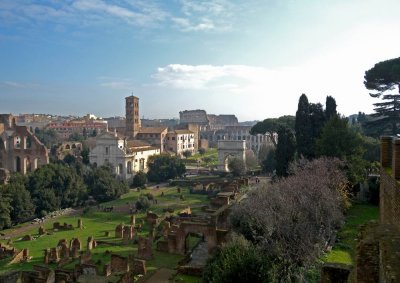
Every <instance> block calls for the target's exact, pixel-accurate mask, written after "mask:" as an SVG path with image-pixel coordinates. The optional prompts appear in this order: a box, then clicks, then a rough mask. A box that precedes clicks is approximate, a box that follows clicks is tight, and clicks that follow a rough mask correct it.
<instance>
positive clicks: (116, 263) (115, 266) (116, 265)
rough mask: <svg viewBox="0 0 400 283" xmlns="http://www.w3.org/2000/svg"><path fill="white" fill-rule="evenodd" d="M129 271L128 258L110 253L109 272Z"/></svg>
mask: <svg viewBox="0 0 400 283" xmlns="http://www.w3.org/2000/svg"><path fill="white" fill-rule="evenodd" d="M128 271H129V260H128V258H127V257H125V256H120V255H117V254H112V255H111V272H112V273H114V272H128Z"/></svg>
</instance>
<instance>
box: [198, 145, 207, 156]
mask: <svg viewBox="0 0 400 283" xmlns="http://www.w3.org/2000/svg"><path fill="white" fill-rule="evenodd" d="M199 153H200V155H204V154H205V153H206V149H205V148H203V147H200V148H199Z"/></svg>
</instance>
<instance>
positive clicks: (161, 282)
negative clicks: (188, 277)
mask: <svg viewBox="0 0 400 283" xmlns="http://www.w3.org/2000/svg"><path fill="white" fill-rule="evenodd" d="M174 274H175V270H172V269H167V268H160V269H158V270H157V271H156V273H154V274H153V275H152V276H151V277H150V278H149V279H147V280H146V281H145V283H168V282H169V281H168V279H169V278H171V277H172V275H174Z"/></svg>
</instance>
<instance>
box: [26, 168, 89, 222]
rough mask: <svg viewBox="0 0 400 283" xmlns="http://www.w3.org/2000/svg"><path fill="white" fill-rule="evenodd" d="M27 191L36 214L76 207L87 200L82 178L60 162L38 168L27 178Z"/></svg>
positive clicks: (73, 169)
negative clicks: (34, 206)
mask: <svg viewBox="0 0 400 283" xmlns="http://www.w3.org/2000/svg"><path fill="white" fill-rule="evenodd" d="M28 190H29V191H30V193H31V195H32V199H33V201H34V204H35V205H36V212H37V213H38V214H40V213H41V212H42V211H44V212H50V211H54V210H58V209H60V208H66V207H73V206H78V205H81V204H83V202H84V201H85V199H86V198H87V187H86V185H85V183H84V181H83V179H82V177H81V176H79V175H78V174H77V173H76V171H75V168H74V167H71V166H68V165H66V164H63V163H62V162H60V163H50V164H47V165H45V166H41V167H39V168H38V169H37V170H36V171H35V172H33V173H32V174H31V175H30V176H29V180H28Z"/></svg>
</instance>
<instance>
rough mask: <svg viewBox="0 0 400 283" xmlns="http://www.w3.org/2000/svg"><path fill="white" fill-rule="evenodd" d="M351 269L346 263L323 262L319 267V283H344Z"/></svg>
mask: <svg viewBox="0 0 400 283" xmlns="http://www.w3.org/2000/svg"><path fill="white" fill-rule="evenodd" d="M351 269H352V267H351V265H347V264H341V263H325V264H324V265H323V266H322V268H321V283H346V282H347V279H348V277H349V275H350V272H351Z"/></svg>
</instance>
